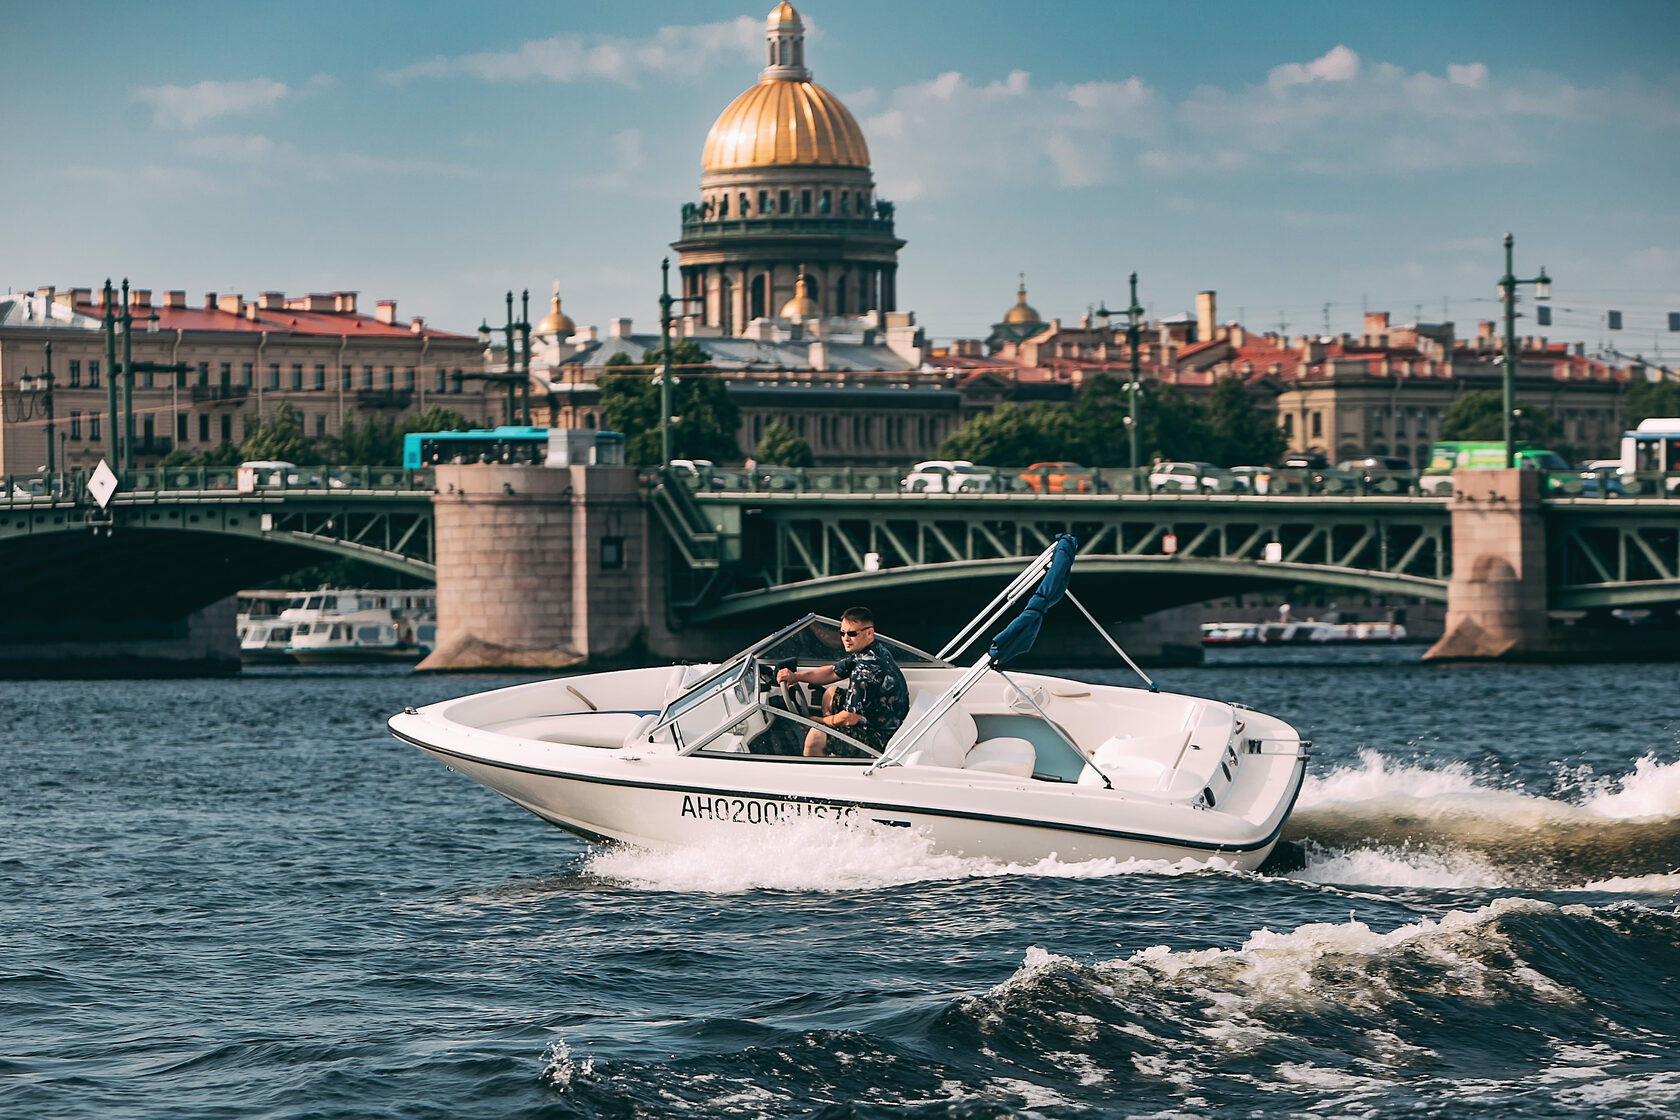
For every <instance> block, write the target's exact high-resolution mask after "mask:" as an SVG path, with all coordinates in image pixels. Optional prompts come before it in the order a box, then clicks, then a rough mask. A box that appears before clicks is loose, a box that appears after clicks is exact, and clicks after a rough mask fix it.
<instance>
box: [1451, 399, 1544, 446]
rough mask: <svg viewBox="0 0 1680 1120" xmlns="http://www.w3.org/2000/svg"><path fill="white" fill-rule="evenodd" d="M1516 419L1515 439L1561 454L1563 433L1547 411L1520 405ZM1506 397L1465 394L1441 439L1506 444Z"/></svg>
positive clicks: (1452, 409) (1453, 406) (1513, 423)
mask: <svg viewBox="0 0 1680 1120" xmlns="http://www.w3.org/2000/svg"><path fill="white" fill-rule="evenodd" d="M1516 408H1517V411H1518V412H1519V413H1520V415H1518V416H1516V417H1515V418H1514V419H1513V420H1512V423H1511V438H1512V439H1513V440H1515V441H1516V442H1517V443H1527V444H1531V445H1533V446H1536V447H1544V448H1548V449H1550V450H1553V451H1559V452H1561V453H1563V454H1564V455H1565V456H1566V457H1567V455H1568V452H1567V451H1564V450H1563V448H1562V442H1563V431H1562V429H1561V428H1560V427H1559V425H1558V423H1557V422H1556V421H1555V420H1553V419H1552V416H1551V413H1549V412H1547V411H1546V410H1545V409H1543V408H1537V407H1532V406H1529V405H1525V404H1523V403H1522V402H1521V401H1518V402H1517V403H1516ZM1504 411H1505V394H1504V393H1503V392H1502V391H1501V390H1499V389H1474V390H1471V391H1470V392H1468V393H1464V394H1462V395H1461V396H1460V397H1459V398H1458V399H1457V400H1456V401H1453V403H1452V404H1451V405H1450V406H1449V407H1448V408H1447V411H1446V412H1445V414H1443V415H1442V417H1441V438H1442V439H1447V440H1502V439H1504V438H1505V424H1504Z"/></svg>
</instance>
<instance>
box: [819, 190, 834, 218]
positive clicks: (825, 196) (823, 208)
mask: <svg viewBox="0 0 1680 1120" xmlns="http://www.w3.org/2000/svg"><path fill="white" fill-rule="evenodd" d="M831 193H832V192H829V191H824V192H822V197H821V198H819V199H818V200H817V213H819V214H826V213H828V212H829V211H830V210H832V209H834V200H833V199H832V198H831V197H830V195H831Z"/></svg>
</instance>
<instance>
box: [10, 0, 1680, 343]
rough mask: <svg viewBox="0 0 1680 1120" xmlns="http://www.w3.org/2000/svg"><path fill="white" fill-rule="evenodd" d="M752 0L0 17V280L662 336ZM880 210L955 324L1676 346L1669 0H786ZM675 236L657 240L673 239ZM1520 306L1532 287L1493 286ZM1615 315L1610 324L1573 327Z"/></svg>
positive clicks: (1676, 173)
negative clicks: (520, 303) (1371, 326)
mask: <svg viewBox="0 0 1680 1120" xmlns="http://www.w3.org/2000/svg"><path fill="white" fill-rule="evenodd" d="M770 6H771V5H770V4H769V3H767V2H761V3H757V4H753V5H750V6H746V7H742V6H740V5H739V4H731V3H727V2H713V0H689V2H686V3H663V2H649V3H639V4H614V5H600V4H577V3H565V2H550V3H535V2H531V3H514V2H509V3H496V2H487V3H480V4H474V5H467V4H459V3H450V4H443V3H431V2H424V0H416V2H409V3H358V4H343V3H342V2H339V0H333V2H316V0H295V2H293V3H289V4H286V5H272V4H270V5H258V4H249V3H233V4H220V5H189V4H185V3H179V2H168V0H165V2H162V3H158V4H151V5H137V4H108V3H100V2H94V3H86V4H81V5H77V6H75V7H74V8H73V9H66V8H64V7H63V6H62V5H52V4H43V3H22V2H19V0H9V2H7V3H5V4H4V5H3V6H0V11H3V14H4V18H3V19H0V189H3V190H4V192H5V196H6V199H7V202H8V206H7V213H8V220H7V221H6V223H5V226H4V230H3V232H0V283H3V284H5V285H6V286H8V287H9V288H11V289H13V290H24V289H33V288H35V287H37V286H40V285H46V284H53V285H56V286H58V287H59V288H61V289H62V288H66V287H71V286H80V287H96V286H98V285H99V284H100V283H101V282H103V280H104V279H105V278H107V277H111V278H113V279H117V280H120V279H121V278H122V277H124V276H126V277H128V278H129V279H130V281H131V283H133V284H134V285H135V286H136V287H145V288H151V289H153V290H154V291H162V290H165V289H176V288H181V289H186V290H187V292H188V299H189V301H191V302H193V303H196V302H197V301H198V300H200V299H201V298H202V296H203V294H204V293H205V292H208V291H219V292H224V293H225V292H239V293H243V294H244V295H246V296H247V297H254V296H255V295H256V294H257V293H258V292H262V291H284V292H287V293H288V294H294V295H295V294H301V293H304V292H308V291H336V290H341V289H348V290H356V291H359V292H360V293H361V294H362V305H363V306H364V307H371V306H372V303H373V301H374V300H377V299H395V300H397V301H398V311H399V314H401V315H402V316H404V317H407V316H410V315H420V316H423V317H425V319H426V320H427V322H428V323H429V324H431V325H432V326H435V327H440V328H443V329H449V330H460V331H471V330H472V329H473V328H475V327H476V326H477V325H478V323H479V322H480V320H481V319H488V320H490V322H491V323H492V324H499V323H500V322H501V321H503V319H504V318H505V304H504V302H503V299H504V296H503V293H504V292H506V291H507V290H509V289H512V290H515V291H519V290H523V289H529V290H530V292H531V298H532V303H533V313H532V319H533V321H534V320H535V319H536V318H538V317H539V316H540V315H541V314H544V313H546V310H547V303H548V297H549V295H550V288H551V284H552V282H553V281H555V280H558V281H559V282H560V293H561V296H562V298H563V300H564V306H565V310H566V312H567V314H568V315H570V316H571V317H572V318H573V319H574V320H575V321H576V322H578V323H579V324H580V325H587V324H596V325H600V326H602V327H603V328H604V327H605V325H606V323H607V321H608V320H609V319H612V318H616V317H631V318H633V319H635V320H637V321H638V322H637V329H638V330H641V329H649V330H651V329H654V320H655V319H656V318H657V314H658V310H657V297H658V294H659V262H660V259H661V257H662V256H665V255H667V254H669V252H670V250H669V248H668V245H669V242H671V241H672V240H674V239H675V238H676V236H677V234H678V227H679V222H680V211H681V207H682V204H683V203H685V202H689V201H693V200H696V199H697V198H698V193H699V178H700V170H701V168H700V152H701V147H702V145H703V143H704V141H705V136H706V132H707V130H708V128H710V126H711V124H712V121H713V120H714V119H715V118H716V117H717V115H718V114H719V113H720V112H721V111H722V110H723V109H724V107H725V106H727V105H728V104H729V102H730V101H731V100H732V99H733V98H734V96H735V95H736V94H738V93H740V92H741V91H742V90H744V89H746V88H747V87H749V86H750V85H752V84H753V83H754V82H755V81H756V80H757V73H758V69H759V67H760V66H761V65H762V51H763V42H764V31H763V29H764V16H765V14H766V12H767V11H768V10H769V8H770ZM800 12H801V14H802V15H803V17H804V19H805V22H806V25H807V28H808V33H807V42H806V60H807V63H808V65H809V66H810V68H811V70H812V71H813V75H814V78H815V80H816V81H817V82H818V83H819V84H820V85H822V86H824V87H825V88H827V89H829V90H830V91H832V92H833V93H835V94H836V95H837V96H839V97H840V98H841V100H842V101H843V102H844V103H845V104H846V105H847V106H848V107H849V108H850V109H851V111H852V112H853V114H854V115H855V116H856V117H857V119H858V121H859V123H860V124H861V125H862V128H863V132H864V136H865V138H866V140H867V142H868V144H869V148H870V153H871V159H872V166H873V170H874V175H875V179H876V183H877V187H878V194H879V196H880V197H882V198H885V199H889V200H891V201H893V202H894V203H895V204H896V207H897V211H896V215H895V217H896V222H897V232H898V234H899V236H900V237H902V238H904V239H905V240H906V241H907V242H908V244H907V245H906V247H905V248H904V249H903V251H902V252H901V254H900V258H899V261H900V264H899V283H898V292H899V304H900V307H901V309H908V310H913V311H915V312H916V313H917V322H918V323H920V324H921V325H922V326H923V327H925V328H926V330H927V333H928V334H929V336H930V337H931V339H932V341H933V342H934V343H935V344H936V345H937V344H941V343H944V342H947V341H949V340H951V339H953V338H976V337H984V336H985V335H986V334H987V333H988V331H989V330H990V327H991V324H992V323H994V322H996V321H997V320H998V319H1000V318H1001V317H1002V315H1003V313H1004V312H1005V311H1006V310H1007V309H1008V308H1009V307H1010V306H1011V305H1012V304H1013V303H1014V299H1015V288H1016V282H1017V275H1018V274H1022V273H1024V274H1025V276H1026V283H1027V287H1028V296H1029V301H1030V302H1031V304H1032V305H1033V306H1034V307H1035V308H1036V309H1037V310H1038V311H1039V313H1040V314H1041V316H1042V317H1043V318H1045V319H1050V318H1061V319H1062V320H1063V321H1064V322H1069V323H1071V322H1074V321H1077V320H1078V318H1079V317H1080V316H1081V315H1082V314H1083V313H1085V311H1086V310H1087V309H1089V308H1091V307H1093V306H1096V305H1101V304H1104V303H1106V304H1107V305H1108V306H1110V307H1123V306H1124V305H1125V303H1126V302H1127V296H1128V289H1127V276H1128V274H1130V273H1132V272H1134V271H1135V272H1136V273H1138V276H1139V302H1140V303H1141V304H1143V305H1144V306H1145V308H1146V309H1147V310H1148V311H1149V313H1150V314H1151V315H1153V316H1160V315H1169V314H1175V313H1178V312H1182V311H1191V310H1193V309H1194V307H1195V297H1196V293H1197V292H1199V291H1202V290H1210V289H1211V290H1214V291H1216V292H1217V293H1218V306H1219V317H1220V319H1221V320H1240V321H1242V322H1243V323H1244V324H1245V325H1246V326H1248V327H1249V328H1251V329H1253V330H1278V329H1280V328H1281V329H1283V330H1284V331H1285V333H1288V334H1290V335H1297V334H1301V333H1322V332H1325V331H1326V330H1328V331H1329V332H1332V333H1339V332H1343V331H1346V332H1351V333H1358V332H1359V331H1360V328H1361V313H1362V312H1363V311H1365V310H1371V311H1379V310H1386V311H1389V312H1390V313H1391V315H1392V317H1393V320H1394V321H1395V322H1412V321H1416V320H1418V319H1419V318H1421V319H1422V320H1423V321H1425V322H1438V321H1440V320H1441V319H1443V318H1450V319H1452V320H1453V321H1455V322H1456V323H1457V324H1458V325H1459V326H1458V331H1459V335H1460V336H1461V337H1463V336H1465V335H1473V334H1474V331H1475V323H1476V321H1478V320H1483V319H1490V320H1491V319H1495V318H1496V317H1497V316H1498V315H1499V305H1498V302H1497V282H1498V280H1499V278H1500V276H1501V275H1503V273H1504V256H1503V249H1502V247H1501V240H1502V238H1503V237H1504V235H1505V234H1506V233H1507V232H1510V233H1511V234H1513V235H1514V237H1515V242H1516V265H1515V270H1516V275H1517V276H1518V277H1519V278H1529V277H1533V276H1535V275H1537V273H1538V271H1539V269H1540V268H1542V267H1544V268H1545V270H1546V272H1547V274H1548V275H1549V276H1550V277H1551V278H1552V280H1553V289H1552V291H1553V300H1552V303H1553V305H1554V326H1553V327H1551V328H1550V329H1546V328H1539V327H1537V326H1535V325H1534V324H1533V321H1532V320H1529V319H1525V320H1523V321H1520V322H1519V326H1518V330H1519V333H1522V334H1544V335H1546V336H1547V337H1550V338H1552V339H1554V340H1557V339H1561V340H1567V341H1580V342H1584V343H1586V345H1587V347H1588V349H1589V351H1595V350H1598V349H1599V348H1601V347H1613V348H1615V349H1616V350H1618V351H1620V352H1622V353H1626V354H1629V355H1632V354H1642V355H1645V356H1647V357H1654V358H1656V359H1657V360H1659V361H1666V362H1667V363H1668V364H1670V365H1676V364H1680V333H1670V332H1669V331H1668V330H1667V326H1668V318H1667V316H1668V313H1669V312H1671V311H1680V3H1676V2H1674V0H1652V2H1634V0H1622V2H1618V0H1601V2H1596V3H1593V4H1581V3H1579V2H1578V0H1569V2H1556V0H1532V2H1528V3H1524V4H1521V5H1512V4H1508V3H1492V2H1488V3H1477V2H1471V0H1459V2H1456V3H1437V2H1433V0H1426V2H1413V3H1410V4H1406V5H1396V4H1375V3H1349V2H1346V0H1326V2H1314V0H1296V2H1268V3H1261V2H1258V0H1255V2H1250V3H1238V2H1234V0H1223V2H1214V0H1200V2H1197V0H1192V2H1185V3H1177V4H1160V3H1147V4H1146V3H1133V2H1129V0H1118V2H1116V0H1109V2H1107V3H1087V2H1083V0H1069V2H1066V3H1063V4H1059V5H1053V6H1052V5H1040V4H1022V3H1018V2H1017V3H1008V4H1005V3H998V2H994V0H971V2H968V3H962V4H956V3H949V4H935V3H920V4H903V3H889V2H884V0H848V2H847V3H845V4H833V3H822V2H820V0H811V2H809V3H806V4H802V5H800ZM673 263H674V261H673ZM1531 306H1532V305H1531V304H1527V303H1525V304H1524V305H1523V307H1522V310H1523V311H1524V312H1525V313H1526V312H1527V311H1529V310H1530V309H1531ZM1612 309H1614V310H1620V311H1621V312H1622V313H1623V321H1624V329H1623V330H1621V331H1619V332H1612V331H1610V330H1608V329H1607V327H1606V313H1607V312H1608V311H1610V310H1612Z"/></svg>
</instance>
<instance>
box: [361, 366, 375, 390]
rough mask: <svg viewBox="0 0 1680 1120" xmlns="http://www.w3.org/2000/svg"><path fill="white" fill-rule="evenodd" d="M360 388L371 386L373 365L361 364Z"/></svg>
mask: <svg viewBox="0 0 1680 1120" xmlns="http://www.w3.org/2000/svg"><path fill="white" fill-rule="evenodd" d="M362 388H364V389H371V388H373V367H372V366H363V367H362Z"/></svg>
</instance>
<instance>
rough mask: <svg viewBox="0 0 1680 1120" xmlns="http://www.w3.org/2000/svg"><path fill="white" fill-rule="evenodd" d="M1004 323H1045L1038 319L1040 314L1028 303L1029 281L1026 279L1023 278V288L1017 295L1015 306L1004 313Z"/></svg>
mask: <svg viewBox="0 0 1680 1120" xmlns="http://www.w3.org/2000/svg"><path fill="white" fill-rule="evenodd" d="M1003 321H1004V322H1006V323H1042V322H1044V320H1043V319H1040V318H1039V317H1038V312H1037V311H1036V310H1034V309H1033V308H1032V307H1031V306H1029V305H1028V303H1027V281H1026V278H1025V277H1022V278H1021V287H1020V289H1019V290H1018V291H1017V292H1016V293H1015V306H1014V307H1011V308H1010V309H1009V310H1008V311H1006V312H1004V314H1003Z"/></svg>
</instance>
